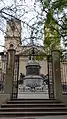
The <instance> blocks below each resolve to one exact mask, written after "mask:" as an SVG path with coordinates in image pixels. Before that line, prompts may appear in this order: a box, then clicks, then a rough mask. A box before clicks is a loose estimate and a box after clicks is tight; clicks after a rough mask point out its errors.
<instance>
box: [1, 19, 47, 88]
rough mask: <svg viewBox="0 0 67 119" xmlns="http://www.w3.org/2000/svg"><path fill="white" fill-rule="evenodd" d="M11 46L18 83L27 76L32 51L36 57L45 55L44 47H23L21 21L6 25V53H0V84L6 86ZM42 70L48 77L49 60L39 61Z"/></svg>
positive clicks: (9, 22)
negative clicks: (23, 76)
mask: <svg viewBox="0 0 67 119" xmlns="http://www.w3.org/2000/svg"><path fill="white" fill-rule="evenodd" d="M10 45H13V48H14V50H15V68H14V80H15V81H17V80H19V79H20V74H21V73H22V74H23V75H26V65H27V62H28V60H29V59H32V58H33V54H32V51H33V50H34V52H35V56H34V57H36V56H37V55H40V53H42V52H43V53H44V50H43V47H41V46H38V47H37V46H35V45H34V46H31V45H29V46H28V45H27V46H23V45H22V43H21V21H18V20H16V19H11V20H9V21H7V25H6V35H5V42H4V51H3V52H1V53H0V83H1V82H2V83H3V85H4V84H5V83H4V82H5V75H6V67H7V63H8V60H9V58H10V56H9V57H7V52H8V50H9V48H10ZM39 63H40V66H41V70H40V74H43V75H47V73H48V69H47V60H46V57H45V58H44V59H43V60H39ZM1 90H2V87H1Z"/></svg>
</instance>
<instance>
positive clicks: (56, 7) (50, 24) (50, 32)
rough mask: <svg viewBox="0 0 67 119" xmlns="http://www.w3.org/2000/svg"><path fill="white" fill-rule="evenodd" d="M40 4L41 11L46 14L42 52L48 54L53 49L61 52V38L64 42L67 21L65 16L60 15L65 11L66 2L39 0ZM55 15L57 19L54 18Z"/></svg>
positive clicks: (65, 0)
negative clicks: (41, 6)
mask: <svg viewBox="0 0 67 119" xmlns="http://www.w3.org/2000/svg"><path fill="white" fill-rule="evenodd" d="M41 3H42V5H43V10H44V11H45V12H46V13H47V15H46V21H45V22H44V50H45V51H46V53H48V54H50V53H51V51H52V50H53V49H54V50H55V49H59V50H61V45H60V42H61V37H63V39H65V40H66V38H67V36H66V34H67V30H65V29H67V25H66V24H67V21H66V20H65V19H64V18H65V16H63V17H62V18H61V17H60V16H61V15H60V14H62V15H63V12H64V9H67V0H41ZM46 9H47V11H46ZM55 14H56V15H57V18H55V16H54V15H55ZM59 23H61V24H60V25H59ZM65 23H66V24H65ZM60 29H61V30H60ZM61 31H62V32H61ZM65 45H67V42H66V44H65Z"/></svg>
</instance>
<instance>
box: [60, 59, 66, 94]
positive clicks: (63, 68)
mask: <svg viewBox="0 0 67 119" xmlns="http://www.w3.org/2000/svg"><path fill="white" fill-rule="evenodd" d="M60 65H61V84H62V89H63V92H62V93H63V94H64V95H67V61H62V62H61V63H60Z"/></svg>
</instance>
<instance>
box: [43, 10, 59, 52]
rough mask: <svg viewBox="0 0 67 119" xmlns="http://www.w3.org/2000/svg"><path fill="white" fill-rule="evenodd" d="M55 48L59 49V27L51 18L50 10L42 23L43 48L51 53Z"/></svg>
mask: <svg viewBox="0 0 67 119" xmlns="http://www.w3.org/2000/svg"><path fill="white" fill-rule="evenodd" d="M55 49H60V35H59V28H58V25H57V24H56V22H55V20H54V19H53V16H52V12H51V11H49V12H48V14H47V19H46V22H45V24H44V50H45V51H46V53H48V54H51V51H52V50H55Z"/></svg>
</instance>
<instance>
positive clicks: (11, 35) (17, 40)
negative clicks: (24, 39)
mask: <svg viewBox="0 0 67 119" xmlns="http://www.w3.org/2000/svg"><path fill="white" fill-rule="evenodd" d="M10 45H13V47H14V49H15V50H16V53H18V52H19V49H20V46H21V21H20V20H17V19H14V18H13V19H11V20H8V21H7V25H6V35H5V44H4V46H5V48H4V53H6V52H7V50H8V49H9V47H10Z"/></svg>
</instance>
